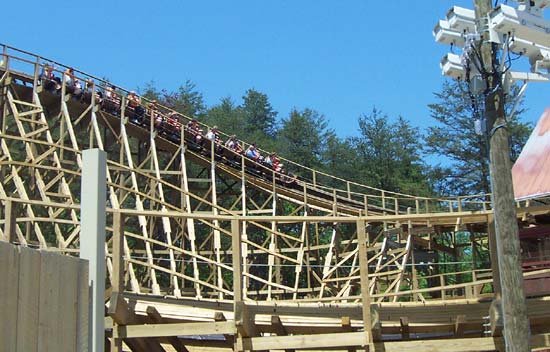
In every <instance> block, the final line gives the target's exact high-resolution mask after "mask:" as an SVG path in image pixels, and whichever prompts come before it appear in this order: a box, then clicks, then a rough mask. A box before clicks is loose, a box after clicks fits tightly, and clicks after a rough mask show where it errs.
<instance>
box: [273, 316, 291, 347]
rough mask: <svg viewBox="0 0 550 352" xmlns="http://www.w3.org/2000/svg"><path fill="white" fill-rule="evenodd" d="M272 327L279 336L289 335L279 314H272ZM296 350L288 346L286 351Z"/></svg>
mask: <svg viewBox="0 0 550 352" xmlns="http://www.w3.org/2000/svg"><path fill="white" fill-rule="evenodd" d="M271 327H272V328H273V330H274V331H275V333H276V334H277V336H287V335H288V332H287V331H286V329H285V327H284V325H283V323H282V322H281V318H279V316H278V315H272V316H271ZM294 351H295V350H294V349H293V348H286V349H285V352H294Z"/></svg>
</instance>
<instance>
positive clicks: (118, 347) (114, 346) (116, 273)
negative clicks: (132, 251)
mask: <svg viewBox="0 0 550 352" xmlns="http://www.w3.org/2000/svg"><path fill="white" fill-rule="evenodd" d="M112 243H113V248H112V257H113V282H112V294H113V295H116V294H118V293H121V292H123V291H124V258H123V250H124V247H123V246H124V216H123V215H122V214H121V213H120V212H119V211H117V212H115V213H113V239H112ZM111 297H112V296H111ZM111 302H112V301H111ZM117 326H118V324H117V323H116V322H115V321H114V320H113V331H115V330H116V329H117ZM114 335H115V334H113V336H112V337H111V352H122V339H120V338H116V337H115V336H114Z"/></svg>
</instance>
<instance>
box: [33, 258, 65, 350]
mask: <svg viewBox="0 0 550 352" xmlns="http://www.w3.org/2000/svg"><path fill="white" fill-rule="evenodd" d="M40 257H41V261H40V310H39V313H38V349H39V350H40V352H54V351H55V352H57V351H58V344H57V342H58V341H59V336H60V334H59V328H58V326H57V323H58V322H57V319H58V313H57V310H58V309H57V308H58V307H57V304H58V295H59V283H60V275H59V271H60V264H61V261H60V259H59V258H60V256H59V255H57V254H55V253H51V252H45V251H44V252H41V255H40Z"/></svg>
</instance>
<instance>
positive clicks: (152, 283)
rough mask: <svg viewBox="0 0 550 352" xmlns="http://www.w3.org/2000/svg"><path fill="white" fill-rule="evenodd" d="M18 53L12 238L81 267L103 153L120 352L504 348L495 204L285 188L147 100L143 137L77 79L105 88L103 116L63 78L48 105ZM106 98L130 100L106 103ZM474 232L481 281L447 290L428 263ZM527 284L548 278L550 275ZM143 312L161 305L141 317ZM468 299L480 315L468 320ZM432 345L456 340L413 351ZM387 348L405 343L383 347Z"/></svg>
mask: <svg viewBox="0 0 550 352" xmlns="http://www.w3.org/2000/svg"><path fill="white" fill-rule="evenodd" d="M11 50H12V49H9V50H7V49H6V48H5V47H4V53H5V54H4V55H5V57H6V60H5V61H4V62H5V65H4V66H2V67H0V89H1V95H2V96H1V97H0V99H1V102H2V112H1V113H2V121H1V129H0V163H1V167H0V176H2V177H0V205H1V207H2V208H3V209H2V211H0V216H2V217H1V218H0V229H1V230H2V232H1V233H0V237H1V239H2V240H3V241H10V242H15V243H20V244H21V245H22V246H32V247H39V248H42V249H43V250H44V251H57V252H60V253H63V254H69V255H74V254H76V253H77V252H78V251H79V250H80V231H81V228H80V223H79V221H80V216H81V215H82V214H80V205H79V204H78V202H79V199H80V193H81V191H82V189H85V188H86V187H85V186H86V185H84V186H81V185H80V181H81V173H82V166H83V161H82V150H83V149H87V148H90V147H97V148H99V149H101V150H104V151H105V152H106V153H107V157H108V160H107V170H106V173H105V178H106V181H107V182H106V183H107V187H106V190H105V194H106V196H107V199H106V202H105V206H104V208H106V210H107V224H106V227H105V232H106V241H105V249H106V251H107V253H108V254H107V258H106V260H105V263H106V272H107V275H108V280H107V283H108V285H109V286H110V287H109V290H110V299H109V302H108V304H109V309H108V314H109V316H110V317H112V320H113V335H112V338H111V347H112V348H111V350H113V351H117V350H118V351H120V350H121V349H122V347H123V346H124V344H125V345H126V346H128V347H129V348H131V349H132V348H134V349H135V350H140V349H141V350H151V351H160V350H161V348H162V344H165V343H169V344H171V345H172V346H173V347H174V348H176V350H178V351H185V350H186V349H191V348H189V347H186V346H187V345H188V346H192V345H193V346H194V345H197V344H199V342H197V341H198V339H194V338H191V337H185V338H181V337H178V336H181V332H182V331H185V334H186V335H187V334H189V336H190V335H193V334H199V335H200V334H205V336H207V338H205V340H204V342H200V343H203V344H204V345H205V346H217V347H220V346H221V347H227V346H228V345H231V346H232V347H233V348H235V349H236V350H246V349H253V350H267V349H270V348H272V349H275V348H280V347H281V344H284V348H285V349H286V350H287V351H291V350H299V349H301V348H330V347H338V348H342V349H347V350H354V349H364V348H369V349H370V350H372V349H373V348H374V349H376V350H378V348H385V349H386V351H392V350H398V348H403V349H407V348H410V349H412V350H415V349H416V350H421V349H425V348H432V347H433V348H443V349H445V348H447V349H448V350H460V349H461V348H463V346H464V345H471V344H472V343H474V342H475V343H479V344H480V346H481V347H480V348H481V349H484V348H490V347H495V344H496V342H495V341H501V340H499V339H500V337H498V335H499V333H500V332H501V330H502V327H501V325H499V321H500V320H499V319H493V320H494V321H493V323H492V325H491V327H492V329H491V331H492V333H493V335H494V336H495V337H496V340H494V341H490V340H489V339H480V340H471V336H472V335H473V334H474V333H476V334H479V335H481V333H482V331H483V317H484V316H486V315H487V312H488V311H489V308H488V306H487V303H486V300H489V299H491V298H492V297H493V296H492V295H493V293H496V296H497V297H498V295H499V292H500V286H499V285H498V282H499V280H500V279H499V276H498V275H499V272H498V270H496V267H495V268H493V270H492V271H491V270H490V269H487V270H485V269H481V268H486V267H487V266H488V265H490V264H489V263H488V261H485V262H484V258H485V256H486V253H485V251H486V250H487V248H486V247H487V243H488V244H489V247H491V248H490V251H491V258H492V262H495V260H494V258H496V257H497V255H496V246H493V244H494V243H495V241H494V238H493V237H495V236H494V229H493V214H492V210H491V209H489V208H487V204H488V203H487V202H485V201H484V202H481V203H479V202H476V201H472V202H469V201H468V198H467V197H464V196H459V197H458V198H445V199H435V198H434V199H432V198H424V197H415V196H412V195H406V194H396V193H393V192H389V191H385V190H378V189H373V188H372V187H368V186H367V185H361V184H358V183H354V182H350V181H347V180H342V179H339V178H337V177H334V176H331V175H328V174H324V173H322V172H319V171H317V170H311V169H308V168H304V167H302V166H301V165H295V164H292V162H291V161H285V162H284V163H285V165H289V166H290V165H291V166H290V168H289V169H290V170H292V167H295V168H296V170H297V171H299V172H298V174H301V175H312V177H313V180H312V182H313V183H311V182H310V181H308V180H305V179H301V178H300V179H297V180H295V181H294V182H291V183H286V181H288V179H289V178H290V177H289V175H288V174H287V175H280V174H278V173H277V172H275V171H274V170H271V169H268V168H265V167H264V166H262V165H258V164H255V163H254V162H253V161H251V160H249V159H247V158H245V157H244V156H240V155H239V156H237V157H235V158H233V159H232V156H231V155H230V154H226V153H224V154H223V155H216V154H215V150H214V145H213V144H212V143H210V144H203V145H200V143H196V142H195V141H194V139H193V138H192V136H191V135H190V132H189V130H188V129H186V128H185V126H186V124H187V122H188V121H190V120H191V119H190V118H189V117H187V116H184V115H183V114H181V113H178V112H175V111H173V110H171V109H169V108H168V107H164V106H161V105H160V104H159V105H158V106H156V107H154V108H152V107H150V108H149V109H148V107H149V106H150V105H149V104H148V103H151V102H147V101H146V99H144V98H143V101H142V105H143V108H144V109H145V113H144V116H142V117H143V119H142V121H139V119H138V118H136V111H135V109H134V108H132V107H130V106H127V102H128V100H127V98H126V93H127V92H126V93H125V91H124V89H122V88H120V87H115V88H111V86H110V84H108V82H105V81H102V80H100V79H97V78H95V77H92V76H89V75H87V74H85V73H82V72H78V73H76V74H75V75H76V76H79V79H80V80H82V81H85V80H86V81H87V80H91V81H93V84H92V85H91V87H92V88H91V92H94V93H95V92H96V91H99V92H102V93H103V94H104V99H103V101H102V102H101V101H99V99H98V100H96V97H95V94H92V96H91V99H90V101H89V102H88V101H87V100H85V99H82V100H77V99H75V97H74V94H73V92H71V89H70V87H69V86H67V85H66V79H65V78H64V79H63V82H65V83H63V84H62V86H63V87H62V91H61V94H57V93H52V92H51V91H48V89H46V87H45V84H44V83H42V82H41V81H40V80H39V79H38V76H37V75H38V73H39V72H40V71H41V70H42V69H43V68H44V67H43V66H44V64H43V63H44V62H45V61H44V60H43V59H42V58H39V57H38V56H36V57H34V58H33V60H31V61H32V71H30V72H20V71H17V70H14V67H19V66H23V65H11V64H10V62H12V61H13V60H18V55H16V54H15V53H17V52H15V53H11ZM57 74H58V75H59V74H63V72H57ZM21 82H27V84H26V85H24V84H21ZM107 92H110V93H112V96H114V97H115V98H116V99H115V98H113V99H111V100H108V99H107V98H106V93H107ZM109 104H110V105H109ZM157 114H160V115H159V116H161V117H162V118H164V121H168V117H170V118H174V119H175V120H174V121H177V124H178V128H177V129H174V130H170V129H168V125H161V126H160V127H159V126H155V124H154V119H155V117H156V116H157ZM174 116H175V117H174ZM176 117H177V118H176ZM206 127H207V126H203V128H206ZM205 146H208V147H205ZM205 148H207V149H210V150H205ZM407 207H408V208H407ZM405 208H407V211H406V212H404V209H405ZM465 209H475V210H474V211H469V210H465ZM517 210H518V218H519V219H522V218H527V217H529V218H533V219H534V218H536V217H537V216H538V215H545V214H547V213H548V211H549V210H550V206H548V205H545V204H542V205H530V206H529V205H525V204H521V205H520V207H519V208H518V209H517ZM527 214H530V215H529V216H527ZM534 225H537V224H534ZM367 227H368V232H369V234H368V235H367ZM464 228H468V229H469V230H471V231H474V230H475V231H476V237H475V238H473V240H472V241H471V248H472V254H473V255H474V256H475V261H476V263H475V265H474V269H477V271H476V270H474V271H472V270H464V271H463V272H457V273H453V272H440V273H437V272H434V270H433V269H434V268H435V265H440V264H443V263H434V262H433V261H432V260H431V259H433V258H430V256H438V257H439V256H440V255H449V256H455V255H456V254H457V251H461V250H463V249H464V247H463V246H462V244H459V243H456V241H453V240H452V239H453V238H456V232H457V231H458V230H460V229H464ZM486 234H487V235H486ZM487 238H489V241H488V242H487ZM446 243H448V244H446ZM474 247H475V248H474ZM229 258H232V262H228V260H229ZM0 260H2V258H0ZM411 264H412V269H411ZM455 271H456V270H455ZM29 275H30V276H29V277H34V276H33V275H32V273H31V274H29ZM524 275H525V277H535V276H537V275H548V269H540V270H536V271H534V272H529V273H524ZM470 276H471V277H472V279H471V280H466V279H464V282H452V280H453V279H454V278H456V277H462V278H467V277H470ZM25 280H27V281H25V285H29V287H30V286H32V283H30V279H28V278H25ZM491 283H492V284H493V288H494V290H493V291H491ZM462 292H465V294H462ZM438 293H441V294H439V295H438ZM6 295H7V293H6ZM10 297H11V296H10ZM25 299H26V298H25ZM145 299H154V300H156V301H155V302H153V303H151V302H149V304H141V303H137V302H139V301H140V300H145ZM455 299H459V300H465V301H467V302H468V305H464V306H460V309H462V310H464V311H463V312H462V311H461V310H460V309H459V308H457V307H458V306H459V305H458V303H457V302H456V300H455ZM168 302H170V303H168ZM541 302H542V303H541ZM547 303H548V302H546V301H544V300H541V301H540V302H538V303H537V304H539V305H537V307H536V309H535V310H534V311H538V312H543V311H545V310H544V304H547ZM311 304H314V305H316V306H315V307H311ZM30 306H31V307H34V306H33V305H32V304H31V305H30ZM147 307H150V308H147ZM205 307H210V308H205ZM541 307H542V308H541ZM180 309H181V310H184V311H185V314H184V313H181V314H180ZM422 310H424V311H426V312H424V311H422ZM480 312H483V313H480ZM6 314H8V313H6ZM530 314H531V315H532V314H534V313H530ZM31 316H32V315H31ZM390 317H391V318H390ZM313 319H316V320H313ZM18 321H19V320H18ZM21 321H25V320H24V319H23V320H21ZM544 322H545V317H544V316H540V315H536V314H535V316H533V319H532V322H531V324H532V326H533V327H534V329H537V330H534V331H537V333H542V334H545V333H546V330H545V328H546V325H545V323H544ZM146 324H148V325H146ZM173 324H176V325H173ZM148 328H149V330H148ZM78 329H79V331H80V330H81V327H79V328H78ZM429 333H433V334H435V336H437V337H438V338H439V337H443V336H446V337H449V336H451V335H453V337H452V338H450V339H448V340H446V341H443V340H441V341H435V340H433V341H432V340H429V339H427V340H426V341H415V340H413V339H416V338H417V337H419V338H421V339H424V337H425V336H426V334H429ZM210 334H213V335H224V338H223V339H222V338H220V337H219V336H216V337H215V338H209V337H208V336H212V335H210ZM388 335H391V336H401V340H402V341H399V342H395V343H393V342H392V343H390V342H383V341H384V338H385V337H386V336H388ZM479 335H478V336H479ZM541 336H542V337H541ZM541 336H538V337H537V339H536V340H535V341H536V343H539V344H540V341H542V340H541V339H544V335H541ZM216 338H217V340H216ZM465 341H466V342H465ZM537 341H538V342H537ZM29 343H30V342H29Z"/></svg>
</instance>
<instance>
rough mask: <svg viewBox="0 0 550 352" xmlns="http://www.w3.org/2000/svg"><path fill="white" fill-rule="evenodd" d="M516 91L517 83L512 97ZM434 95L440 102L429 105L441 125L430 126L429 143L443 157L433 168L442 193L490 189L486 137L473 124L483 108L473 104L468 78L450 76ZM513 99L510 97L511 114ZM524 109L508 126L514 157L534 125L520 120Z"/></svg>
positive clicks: (429, 147)
mask: <svg viewBox="0 0 550 352" xmlns="http://www.w3.org/2000/svg"><path fill="white" fill-rule="evenodd" d="M517 92H518V87H517V86H514V87H513V89H512V91H511V94H510V95H509V97H514V96H516V95H517ZM434 95H435V97H436V100H437V102H436V103H433V104H430V105H428V108H429V109H430V114H431V116H432V118H434V119H435V120H436V121H437V122H438V125H437V126H434V127H429V128H428V134H427V137H426V146H427V151H428V152H429V153H431V154H433V155H437V156H438V157H440V158H441V159H443V160H442V161H441V162H440V163H439V164H438V165H436V166H435V167H434V171H433V175H434V177H433V178H434V179H436V178H439V180H438V181H436V182H435V184H436V187H437V189H438V191H439V193H441V194H445V195H456V194H479V193H490V183H489V164H488V163H489V160H488V149H487V139H486V137H485V136H484V135H478V134H476V132H475V127H474V126H475V125H474V120H475V119H476V118H478V117H479V114H478V110H479V111H482V110H483V108H482V107H479V108H476V104H472V102H473V101H472V99H471V98H470V95H469V93H468V91H467V83H465V82H460V81H448V80H447V81H445V82H444V83H443V87H442V89H441V91H440V92H437V93H434ZM512 100H513V99H511V98H509V99H507V103H506V111H507V113H508V114H509V113H510V109H511V106H512ZM474 102H475V100H474ZM520 106H521V104H520ZM523 111H524V110H523V109H521V108H520V109H518V111H517V113H516V115H515V117H513V118H512V119H511V120H510V121H509V123H508V125H507V126H506V127H507V128H508V129H509V131H510V135H511V153H510V157H511V159H512V161H514V160H515V159H516V158H517V156H518V155H519V152H520V151H521V148H522V147H523V145H524V144H525V142H526V141H527V138H528V137H529V131H530V129H531V127H530V125H529V124H526V123H521V122H520V121H519V116H520V115H521V113H522V112H523Z"/></svg>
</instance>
